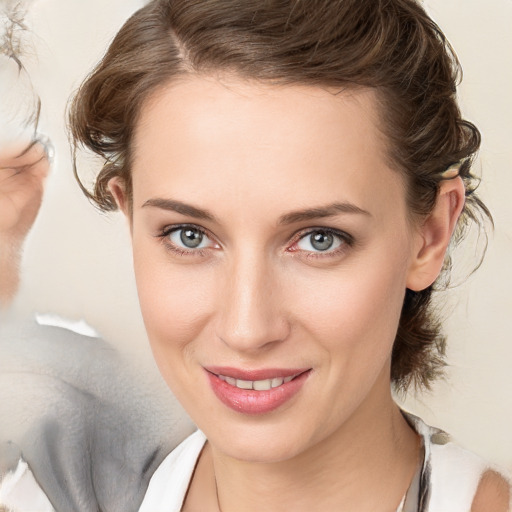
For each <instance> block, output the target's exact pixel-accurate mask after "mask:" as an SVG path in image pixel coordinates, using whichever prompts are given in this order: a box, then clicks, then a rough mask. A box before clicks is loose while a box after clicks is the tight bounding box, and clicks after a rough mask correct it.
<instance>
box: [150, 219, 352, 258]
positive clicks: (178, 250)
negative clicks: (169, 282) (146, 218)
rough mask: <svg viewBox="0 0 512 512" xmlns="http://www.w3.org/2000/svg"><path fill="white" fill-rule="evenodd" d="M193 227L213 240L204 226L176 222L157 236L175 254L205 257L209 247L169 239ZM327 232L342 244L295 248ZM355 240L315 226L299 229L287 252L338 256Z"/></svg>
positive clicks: (324, 256)
mask: <svg viewBox="0 0 512 512" xmlns="http://www.w3.org/2000/svg"><path fill="white" fill-rule="evenodd" d="M187 228H189V229H193V230H196V231H198V232H199V233H201V234H202V235H203V236H205V237H207V238H209V239H210V240H213V237H212V236H211V235H210V234H209V232H208V231H207V230H205V229H204V228H202V227H200V226H197V225H195V224H175V225H172V226H167V227H165V228H164V229H163V230H162V231H161V232H160V233H159V234H158V235H157V238H159V239H160V240H161V241H162V243H163V244H164V245H165V247H166V248H167V249H168V250H170V251H172V252H174V253H175V254H178V255H179V256H199V257H204V256H206V255H207V249H209V248H208V247H205V248H201V249H185V248H183V247H179V246H177V245H176V244H174V243H173V242H171V241H170V240H169V236H170V235H171V234H172V233H175V232H177V231H180V230H183V229H187ZM319 232H322V233H326V234H329V235H332V236H333V237H335V238H337V239H338V240H339V241H340V242H341V244H340V246H339V247H337V248H335V249H334V250H326V251H325V252H322V251H318V252H314V251H301V250H300V249H294V248H293V247H294V246H296V245H297V244H298V243H299V242H300V241H301V240H303V239H306V238H307V237H308V236H311V235H312V234H313V233H319ZM354 243H355V241H354V238H353V237H352V236H351V235H350V234H348V233H346V232H344V231H339V230H337V229H333V228H327V227H314V228H308V229H307V230H302V231H299V232H298V233H295V235H294V236H293V237H292V242H291V245H290V246H288V248H287V249H286V251H287V252H291V253H300V252H303V253H305V257H306V258H330V257H336V256H339V255H341V254H342V253H344V252H345V251H347V249H349V248H350V247H352V246H353V245H354Z"/></svg>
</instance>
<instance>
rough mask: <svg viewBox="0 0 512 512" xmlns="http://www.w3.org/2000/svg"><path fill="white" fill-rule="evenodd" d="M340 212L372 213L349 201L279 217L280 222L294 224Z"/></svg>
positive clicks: (366, 214)
mask: <svg viewBox="0 0 512 512" xmlns="http://www.w3.org/2000/svg"><path fill="white" fill-rule="evenodd" d="M340 213H349V214H358V215H365V216H368V217H371V216H372V215H371V213H370V212H367V211H366V210H363V209H362V208H359V206H356V205H355V204H352V203H349V202H343V203H332V204H329V205H327V206H319V207H317V208H306V209H304V210H297V211H294V212H290V213H287V214H285V215H283V216H282V217H280V218H279V224H294V223H296V222H303V221H306V220H314V219H322V218H325V217H334V216H336V215H339V214H340Z"/></svg>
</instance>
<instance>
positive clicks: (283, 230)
mask: <svg viewBox="0 0 512 512" xmlns="http://www.w3.org/2000/svg"><path fill="white" fill-rule="evenodd" d="M387 162H388V159H387V158H386V141H385V136H384V135H383V133H382V131H381V130H380V129H379V118H378V112H377V108H376V100H375V97H374V96H373V93H372V92H371V91H368V90H361V91H344V92H341V93H338V94H333V92H332V91H328V90H324V89H320V88H312V87H302V86H287V87H276V86H270V85H262V84H256V83H251V82H244V81H242V80H238V79H236V78H233V77H231V78H228V77H223V78H219V77H217V78H209V77H189V78H187V79H186V80H183V81H181V82H176V83H174V84H172V85H169V86H167V87H164V88H162V89H161V90H159V91H157V92H155V93H154V94H153V96H152V97H151V99H150V100H149V101H148V102H147V103H146V104H145V106H144V108H143V109H142V112H141V116H140V118H139V121H138V125H137V129H136V134H135V140H134V158H133V166H132V175H133V176H132V178H133V197H132V198H130V197H128V196H127V195H126V193H125V190H124V187H123V182H122V181H121V180H120V179H119V178H114V179H113V180H112V181H111V183H110V189H111V191H112V193H113V194H114V196H115V197H116V200H117V202H118V205H119V206H120V208H121V209H122V210H123V211H124V212H125V213H126V215H127V216H128V218H129V222H130V227H131V233H132V241H133V255H134V265H135V274H136V279H137V286H138V292H139V298H140V304H141V308H142V313H143V316H144V320H145V324H146V328H147V331H148V335H149V339H150V342H151V346H152V349H153V352H154V355H155V359H156V361H157V364H158V366H159V368H160V371H161V373H162V375H163V377H164V378H165V380H166V381H167V383H168V384H169V386H170V388H171V389H172V390H173V392H174V393H175V394H176V396H177V397H178V399H179V400H180V401H181V402H182V404H183V405H184V407H185V409H186V410H187V412H188V413H189V414H190V416H191V417H192V419H193V420H194V421H195V422H196V424H197V425H198V426H199V428H201V429H202V430H203V431H204V432H205V434H206V436H207V438H208V443H207V445H206V447H205V449H204V450H203V453H202V455H201V457H200V460H199V462H198V465H197V468H196V472H195V474H194V478H193V480H192V483H191V486H190V488H189V492H188V495H187V499H186V502H185V505H184V510H203V511H208V510H218V509H219V508H220V506H221V507H222V510H223V511H224V512H229V511H235V510H244V511H248V512H249V511H252V510H273V511H280V510H294V511H302V510H304V511H306V510H341V509H343V510H358V511H361V512H365V511H374V510H390V511H394V510H395V509H396V507H397V506H398V504H399V502H400V500H401V498H402V496H403V494H404V493H405V491H406V489H407V488H408V486H409V483H410V480H411V478H412V475H413V474H414V471H415V469H416V466H417V464H418V461H419V457H420V453H419V452H420V446H419V440H418V436H417V435H416V434H415V433H414V432H413V431H412V429H411V428H410V427H409V426H408V424H407V423H406V422H405V420H404V419H403V417H402V416H401V414H400V412H399V410H398V407H397V406H396V404H395V403H394V402H393V400H392V397H391V392H390V357H391V350H392V345H393V341H394V338H395V334H396V331H397V326H398V321H399V315H400V310H401V306H402V302H403V298H404V293H405V289H406V288H411V289H413V290H420V289H423V288H425V287H427V286H429V285H430V284H431V283H432V282H433V281H434V280H435V278H436V277H437V275H438V273H439V271H440V269H441V266H442V263H443V258H444V254H445V251H446V247H447V245H448V242H449V240H450V236H451V234H452V232H453V228H454V225H455V223H456V220H457V218H458V215H459V213H460V211H461V209H462V206H463V201H464V188H463V185H462V182H461V180H460V179H454V180H449V181H445V182H443V183H442V185H441V186H440V191H439V198H438V201H437V204H436V207H435V209H434V211H433V212H432V214H431V215H430V216H429V217H428V218H426V219H421V220H418V219H416V220H414V221H413V220H412V219H411V217H410V215H409V211H408V206H407V204H406V200H405V187H404V183H403V181H402V179H401V176H400V174H399V173H398V172H397V171H396V170H395V169H391V168H389V167H388V164H387ZM160 200H164V201H163V202H162V201H160ZM130 201H132V203H130ZM165 201H167V202H165ZM169 201H174V203H172V204H171V203H170V202H169ZM176 202H180V203H185V204H187V205H191V206H193V207H195V208H196V209H201V210H203V211H206V212H208V213H209V218H204V215H203V216H199V215H198V214H197V212H193V211H190V209H189V210H187V211H185V210H184V209H183V208H176V204H177V203H176ZM335 203H336V204H340V203H343V204H345V207H344V208H342V209H341V210H339V211H336V212H330V213H331V214H330V215H320V214H319V212H318V211H317V212H316V214H315V215H313V214H311V210H312V209H319V208H320V209H322V208H325V207H326V206H328V205H332V204H335ZM347 204H350V205H351V207H350V208H347V207H346V205H347ZM130 206H132V208H133V213H132V212H131V208H130ZM164 206H165V207H164ZM171 206H172V207H173V208H171ZM354 207H356V208H357V209H356V208H354ZM176 210H180V211H176ZM302 210H309V211H310V214H309V215H308V216H305V215H302V216H298V215H291V214H292V212H297V211H302ZM324 213H326V212H324ZM283 220H287V221H288V222H283ZM183 223H185V224H187V225H192V226H196V227H197V228H198V229H201V230H204V232H205V235H204V238H203V242H202V245H201V248H199V249H195V250H190V249H188V250H187V249H186V248H185V247H183V244H182V243H181V242H180V237H179V234H180V232H179V231H174V232H173V231H172V229H175V230H176V229H178V228H177V226H179V225H181V224H183ZM321 229H324V230H325V229H331V230H335V232H336V233H337V234H336V235H335V236H334V242H333V243H334V245H333V248H329V249H328V250H326V251H323V252H322V251H319V250H317V249H316V248H315V247H313V246H312V245H311V240H310V238H309V236H310V234H311V232H315V230H316V232H317V233H318V231H319V230H321ZM170 231H171V233H170ZM180 244H181V246H180ZM184 251H185V252H184ZM208 365H220V366H232V367H237V368H243V369H254V368H257V369H260V368H310V369H311V372H310V375H309V377H308V378H307V380H306V382H305V384H304V385H303V387H302V388H301V390H300V391H299V393H298V394H297V395H295V396H294V397H293V398H292V399H291V400H289V401H288V402H286V403H285V404H284V405H283V406H281V407H280V408H278V409H277V410H275V411H272V412H270V413H266V414H260V415H245V414H241V413H239V412H235V411H233V410H231V409H229V408H228V407H226V406H225V405H224V404H222V403H221V402H220V401H219V400H218V399H217V397H216V396H215V395H214V394H213V392H212V390H211V388H210V386H209V382H208V379H207V377H206V374H205V371H204V366H208ZM368 489H371V490H372V492H368ZM217 491H218V497H219V503H220V505H218V504H217V497H216V492H217Z"/></svg>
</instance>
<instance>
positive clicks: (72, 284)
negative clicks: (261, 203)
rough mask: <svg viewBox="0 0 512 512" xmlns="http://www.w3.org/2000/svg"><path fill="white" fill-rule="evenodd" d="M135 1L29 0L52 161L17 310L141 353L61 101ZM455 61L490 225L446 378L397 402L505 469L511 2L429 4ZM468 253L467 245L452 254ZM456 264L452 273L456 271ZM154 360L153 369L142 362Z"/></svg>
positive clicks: (509, 425) (451, 319)
mask: <svg viewBox="0 0 512 512" xmlns="http://www.w3.org/2000/svg"><path fill="white" fill-rule="evenodd" d="M140 3H141V2H140V1H136V0H109V1H108V2H106V1H104V0H88V1H87V2H85V1H83V0H34V1H33V4H32V11H31V19H30V24H31V26H32V28H33V30H34V32H35V36H34V38H33V42H34V47H35V48H36V51H37V54H38V59H37V60H35V59H32V60H31V61H30V63H29V64H30V65H29V67H30V70H31V73H32V76H33V79H34V83H35V86H36V88H37V90H38V92H39V94H40V96H41V98H42V101H43V116H42V123H41V128H42V130H43V131H44V132H46V133H47V134H48V135H50V136H51V138H52V140H53V141H54V145H55V147H56V152H57V158H56V161H55V164H54V167H53V171H52V175H51V177H50V179H49V181H48V183H47V190H46V197H45V201H44V204H43V208H42V210H41V214H40V217H39V219H38V220H37V223H36V226H35V228H34V230H33V232H32V233H31V235H30V238H29V241H28V244H27V250H26V254H25V260H24V269H23V271H24V284H23V288H22V292H21V294H20V297H19V299H18V306H19V308H20V309H22V310H25V311H26V312H27V311H30V310H37V311H41V312H57V313H60V314H62V315H65V316H68V317H71V318H76V319H78V318H85V319H86V320H87V321H88V322H89V323H90V324H92V325H93V326H95V327H96V329H98V330H99V331H100V332H101V333H102V334H103V335H104V336H105V337H106V338H107V339H110V340H112V341H113V342H114V343H116V344H118V345H119V346H122V347H123V348H125V349H126V350H128V351H132V352H133V353H137V354H139V355H141V356H142V357H143V359H144V360H145V359H146V358H147V359H149V350H148V348H147V345H146V343H145V335H144V331H143V327H142V322H141V320H140V316H139V313H138V309H137V303H136V298H135V288H134V283H133V276H132V270H131V262H130V255H129V251H128V236H127V231H126V228H125V225H124V221H123V220H122V219H121V218H120V217H119V216H117V215H113V216H104V215H100V214H98V213H97V212H96V211H95V210H94V209H93V208H92V207H91V206H90V205H89V204H88V203H87V202H86V200H85V199H84V198H83V197H82V196H81V194H80V193H79V191H78V187H77V186H76V184H75V183H74V181H73V177H72V173H71V163H70V158H69V146H68V143H67V139H66V135H65V129H64V109H65V104H66V100H67V98H68V96H69V94H70V92H71V91H72V90H73V88H75V87H76V86H77V85H78V83H79V82H80V80H81V78H82V77H83V76H84V75H85V73H86V72H87V71H88V70H89V69H90V68H91V66H92V65H93V64H94V63H95V62H96V61H97V59H98V58H99V57H100V55H101V53H102V51H103V50H104V48H105V46H106V44H107V43H108V41H109V39H110V38H111V37H112V35H113V34H114V33H115V31H116V30H117V28H118V27H119V26H120V24H121V23H122V22H123V21H124V19H125V18H126V17H127V16H128V15H129V14H130V13H131V12H132V11H133V10H134V9H135V8H136V7H138V5H139V4H140ZM427 7H428V9H429V11H430V12H431V14H432V15H433V17H434V18H435V19H436V20H437V21H438V23H439V24H440V25H441V27H442V28H443V29H444V30H445V33H446V34H447V36H448V38H449V39H450V41H451V42H452V43H453V45H454V47H455V48H456V50H457V53H458V55H459V57H460V60H461V62H462V64H463V68H464V72H465V78H464V82H463V86H462V87H461V89H460V91H461V102H462V108H463V112H464V113H465V115H466V117H468V118H469V119H471V120H472V121H474V122H475V123H476V124H477V125H478V126H479V128H480V129H481V131H482V132H483V146H482V151H481V153H480V159H479V162H478V165H479V166H481V168H482V174H483V176H484V183H483V184H482V187H481V194H482V196H483V197H484V199H485V200H486V201H487V203H488V205H489V207H490V208H491V210H492V212H493V214H494V218H495V222H496V231H495V234H494V236H491V239H490V244H489V249H488V251H487V257H486V259H485V262H484V264H483V265H482V267H481V269H480V270H479V271H478V272H477V273H476V274H475V275H473V276H472V277H470V278H469V279H467V280H466V281H465V283H464V284H463V285H462V286H459V287H458V288H456V289H455V290H453V291H451V292H450V293H449V294H448V299H449V300H448V302H447V304H448V306H446V307H444V311H445V312H446V316H447V321H446V327H447V331H448V333H449V360H450V368H449V370H448V379H447V381H446V382H441V383H439V384H438V385H437V386H436V387H435V389H434V392H433V393H432V394H431V395H422V396H420V397H418V398H417V399H413V398H409V399H408V400H407V401H406V404H407V407H409V408H410V409H411V410H413V411H414V412H417V413H419V414H420V415H422V416H424V417H425V419H427V420H428V421H429V422H431V423H432V424H435V425H438V426H441V427H443V428H445V429H446V430H448V431H450V432H451V433H453V434H454V435H455V436H456V438H457V439H458V440H459V441H460V442H461V443H462V444H464V445H467V446H469V447H471V448H472V449H473V450H475V451H476V452H478V453H480V454H482V455H484V456H486V457H488V458H490V459H492V460H494V461H497V462H499V463H501V464H503V465H507V466H508V467H510V468H512V442H511V434H512V373H511V372H510V366H511V363H512V339H511V338H512V336H511V335H512V327H511V325H510V320H511V317H512V298H511V296H510V294H509V289H510V287H511V286H512V265H511V259H512V258H511V255H512V206H511V204H510V197H509V195H510V193H509V190H510V189H511V188H512V168H511V167H512V142H511V141H512V128H511V126H512V123H511V120H512V100H511V99H510V96H511V93H510V84H511V83H512V30H511V27H512V1H510V0H487V1H486V2H483V1H482V0H428V1H427ZM462 252H463V253H464V254H462V258H461V259H462V261H466V262H467V261H471V254H472V252H474V243H471V244H469V245H467V246H466V247H465V248H464V251H462ZM463 274H464V272H462V275H463ZM151 368H152V367H151Z"/></svg>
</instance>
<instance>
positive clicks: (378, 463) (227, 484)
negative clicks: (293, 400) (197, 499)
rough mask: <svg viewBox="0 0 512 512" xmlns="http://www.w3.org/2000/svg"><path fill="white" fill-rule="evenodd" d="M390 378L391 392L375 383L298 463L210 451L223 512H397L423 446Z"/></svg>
mask: <svg viewBox="0 0 512 512" xmlns="http://www.w3.org/2000/svg"><path fill="white" fill-rule="evenodd" d="M384 378H385V379H387V386H384V387H382V386H378V385H377V386H376V387H375V389H374V391H373V392H372V395H373V396H370V397H367V400H365V403H364V404H362V405H361V406H360V407H359V409H358V410H357V411H355V413H354V414H353V415H352V416H351V418H350V420H349V421H347V422H346V423H345V424H344V425H342V427H340V428H339V429H338V430H337V431H335V432H334V433H333V434H332V435H331V436H329V437H328V438H327V439H324V440H323V441H322V442H321V443H318V444H317V445H315V446H312V447H311V448H310V449H308V450H307V451H305V452H303V453H301V454H300V455H299V456H297V457H294V458H293V459H292V460H286V461H282V462H277V463H272V464H268V463H267V464H264V463H252V462H246V461H240V460H235V459H232V458H229V457H226V456H224V455H223V454H222V453H219V452H218V451H216V450H215V447H213V446H212V447H209V450H207V452H206V457H207V458H210V467H211V471H212V473H213V478H210V482H212V483H213V486H214V488H213V491H212V492H213V493H215V492H216V493H217V494H218V502H219V508H221V510H222V512H231V511H238V510H244V511H246V512H252V511H261V510H273V511H276V512H277V511H281V510H282V511H287V512H288V511H289V510H293V511H310V510H358V511H359V512H366V511H375V510H389V511H392V512H394V511H395V510H396V508H397V507H398V505H399V503H400V501H401V499H402V497H403V495H404V494H405V492H406V490H407V488H408V486H409V483H410V481H411V479H412V477H413V475H414V471H415V469H416V467H417V464H418V456H419V451H420V443H419V438H418V436H417V435H416V434H415V433H414V432H413V431H412V429H411V428H410V427H409V425H408V424H407V422H406V421H405V420H404V418H403V417H402V415H401V413H400V410H399V408H398V406H397V405H396V404H395V403H394V402H393V400H392V397H391V392H390V389H389V377H388V376H384ZM382 389H384V390H386V391H382ZM215 487H216V488H215ZM210 494H211V493H210Z"/></svg>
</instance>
